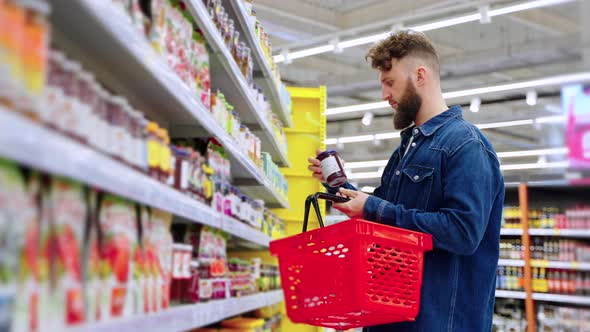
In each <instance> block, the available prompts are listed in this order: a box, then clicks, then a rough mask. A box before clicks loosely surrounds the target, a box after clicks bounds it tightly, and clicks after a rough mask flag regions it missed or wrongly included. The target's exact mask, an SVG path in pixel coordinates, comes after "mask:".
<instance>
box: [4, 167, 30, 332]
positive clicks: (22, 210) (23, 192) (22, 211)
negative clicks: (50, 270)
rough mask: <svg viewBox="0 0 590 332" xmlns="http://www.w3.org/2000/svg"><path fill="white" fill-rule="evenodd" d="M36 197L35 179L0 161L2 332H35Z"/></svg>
mask: <svg viewBox="0 0 590 332" xmlns="http://www.w3.org/2000/svg"><path fill="white" fill-rule="evenodd" d="M38 194H39V181H38V177H37V176H35V175H34V174H25V173H24V172H23V171H22V170H21V169H20V168H19V167H18V166H17V165H16V164H14V163H11V162H8V161H6V160H3V159H0V251H1V252H2V255H0V273H1V279H0V299H1V301H0V313H1V314H2V318H1V319H0V327H1V328H2V329H3V330H4V331H11V330H12V331H37V329H38V316H37V313H38V298H39V294H38V284H39V272H40V269H39V259H38V257H39V253H40V249H39V247H38V244H39V226H40V220H39V213H38V211H39V209H38V199H37V198H38ZM17 294H18V295H17Z"/></svg>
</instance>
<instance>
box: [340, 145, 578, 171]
mask: <svg viewBox="0 0 590 332" xmlns="http://www.w3.org/2000/svg"><path fill="white" fill-rule="evenodd" d="M568 151H569V150H568V148H566V147H561V148H551V149H539V150H522V151H504V152H498V153H497V155H498V157H499V158H516V157H530V156H551V155H563V154H567V153H568ZM387 162H388V161H387V160H385V159H383V160H370V161H355V162H348V163H346V164H344V168H345V169H358V168H370V167H384V166H386V165H387Z"/></svg>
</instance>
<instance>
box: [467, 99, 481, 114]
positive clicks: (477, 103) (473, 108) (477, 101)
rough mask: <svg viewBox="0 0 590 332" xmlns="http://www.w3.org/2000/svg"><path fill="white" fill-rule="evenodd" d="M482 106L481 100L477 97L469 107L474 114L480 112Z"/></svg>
mask: <svg viewBox="0 0 590 332" xmlns="http://www.w3.org/2000/svg"><path fill="white" fill-rule="evenodd" d="M480 106H481V98H479V97H475V98H473V99H471V104H470V105H469V110H470V111H471V112H473V113H477V112H479V107H480Z"/></svg>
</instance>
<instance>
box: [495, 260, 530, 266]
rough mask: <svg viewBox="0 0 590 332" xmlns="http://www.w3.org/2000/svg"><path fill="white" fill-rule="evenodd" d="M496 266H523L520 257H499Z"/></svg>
mask: <svg viewBox="0 0 590 332" xmlns="http://www.w3.org/2000/svg"><path fill="white" fill-rule="evenodd" d="M498 266H524V261H523V260H522V259H499V260H498Z"/></svg>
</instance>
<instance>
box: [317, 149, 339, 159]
mask: <svg viewBox="0 0 590 332" xmlns="http://www.w3.org/2000/svg"><path fill="white" fill-rule="evenodd" d="M333 153H337V152H336V150H326V151H324V152H322V153H320V154H318V156H317V158H324V157H327V156H328V155H329V154H333Z"/></svg>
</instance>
